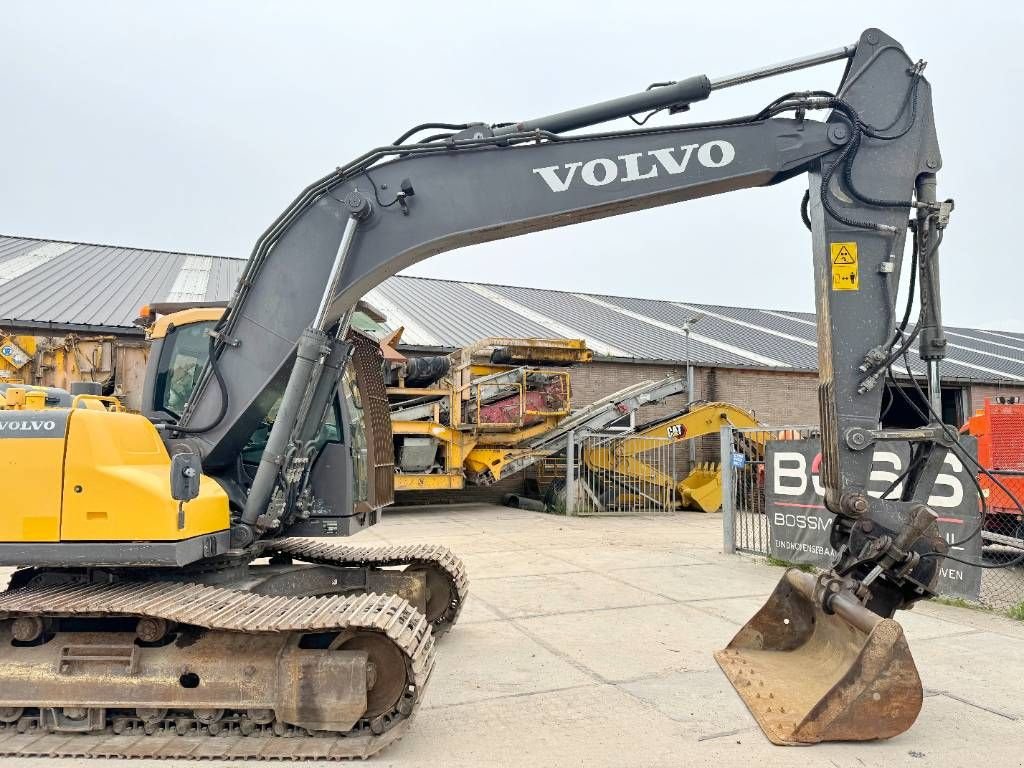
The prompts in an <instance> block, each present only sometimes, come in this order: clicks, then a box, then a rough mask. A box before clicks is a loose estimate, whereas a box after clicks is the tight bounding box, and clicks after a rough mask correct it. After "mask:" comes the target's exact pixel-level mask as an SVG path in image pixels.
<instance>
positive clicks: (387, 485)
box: [138, 305, 394, 536]
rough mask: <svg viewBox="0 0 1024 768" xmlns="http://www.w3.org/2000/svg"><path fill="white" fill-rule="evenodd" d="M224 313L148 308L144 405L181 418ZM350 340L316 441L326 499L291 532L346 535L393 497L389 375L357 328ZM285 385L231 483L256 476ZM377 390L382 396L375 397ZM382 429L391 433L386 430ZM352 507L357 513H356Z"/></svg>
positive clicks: (319, 492) (313, 475) (319, 491)
mask: <svg viewBox="0 0 1024 768" xmlns="http://www.w3.org/2000/svg"><path fill="white" fill-rule="evenodd" d="M158 310H159V311H158ZM164 310H166V311H164ZM223 312H224V309H223V306H220V305H214V306H186V305H168V306H163V305H150V306H148V307H144V308H143V311H142V313H141V314H142V317H141V318H140V320H139V321H138V322H139V323H140V324H142V325H145V326H146V335H147V338H148V339H149V341H150V352H149V355H150V357H149V364H148V365H147V368H146V381H145V385H144V387H143V409H144V413H145V414H146V415H147V416H148V417H149V418H150V419H151V420H153V421H156V422H160V421H165V422H176V421H177V420H178V419H179V418H180V417H181V414H182V412H183V411H184V409H185V406H186V405H187V403H188V401H189V399H190V398H191V397H192V394H193V391H194V388H195V385H196V382H197V381H198V379H199V376H200V374H201V372H202V370H203V368H204V366H206V364H207V361H208V359H209V352H210V334H211V333H212V332H214V330H215V328H216V326H217V324H218V322H219V321H220V319H221V316H222V315H223ZM348 340H349V343H350V344H351V345H352V347H353V352H352V356H351V358H350V359H349V362H348V363H347V364H346V366H345V370H344V372H343V373H342V376H341V381H340V382H339V385H338V392H337V396H336V397H335V399H334V403H333V404H332V405H331V407H330V408H328V410H327V413H326V416H325V419H324V421H323V423H322V425H321V426H320V429H319V431H318V433H317V435H316V437H315V438H314V439H313V440H312V441H311V443H312V446H311V449H312V455H313V456H314V458H313V462H312V468H311V470H310V488H311V492H312V494H313V496H315V497H316V498H317V499H320V500H321V501H322V502H323V503H319V504H317V505H316V507H315V509H314V511H313V513H312V514H311V515H310V516H309V517H308V518H306V519H304V520H301V521H298V522H297V523H296V524H295V525H294V526H293V527H292V528H291V529H290V531H289V533H291V534H292V535H306V536H334V535H339V534H340V535H347V534H348V533H352V532H354V531H355V530H358V529H359V528H361V527H365V526H366V525H372V524H373V523H374V522H376V521H377V519H378V518H379V510H380V509H381V508H382V507H384V506H387V505H388V504H390V503H392V500H393V497H394V492H393V484H392V479H391V476H390V467H391V464H392V460H391V458H390V457H391V454H390V453H389V452H388V451H387V449H386V446H387V444H388V443H389V441H390V415H389V414H388V410H387V403H386V400H382V398H381V395H382V394H383V391H384V379H383V368H382V358H381V351H380V347H379V345H378V344H377V343H376V342H375V341H374V340H373V339H371V338H370V337H368V336H366V335H365V334H363V333H362V332H360V331H357V330H350V331H349V334H348ZM279 389H280V390H281V391H278V392H276V394H274V393H273V392H271V393H270V394H271V395H273V397H269V396H268V400H269V401H271V405H270V406H269V407H268V408H266V412H265V413H264V414H263V415H262V417H261V418H260V419H259V420H258V422H257V424H256V426H255V427H254V428H253V429H252V431H251V433H250V435H249V438H248V441H247V442H246V444H245V447H244V448H243V449H242V450H241V451H240V453H239V461H238V462H237V463H236V464H235V469H236V470H237V472H238V476H236V477H234V478H228V482H226V483H225V485H227V487H229V488H230V487H231V486H232V485H233V484H234V483H244V482H245V480H246V479H247V478H250V477H252V476H253V474H254V473H255V471H256V468H257V467H258V465H259V462H260V458H261V456H262V455H263V451H264V448H265V447H266V444H267V440H268V438H269V434H270V431H271V428H272V427H273V424H274V421H275V419H276V415H277V410H278V408H279V406H280V402H281V392H282V391H283V383H282V386H281V387H280V388H279ZM370 392H375V393H377V396H376V397H374V396H369V395H368V393H370ZM367 405H369V406H370V407H369V408H367ZM382 428H383V429H384V430H385V432H386V434H385V433H379V430H381V429H382ZM368 430H369V434H368ZM374 430H378V432H375V431H374ZM346 465H347V466H346ZM222 479H223V478H222ZM350 510H354V511H355V512H356V513H357V514H355V515H352V514H350ZM363 513H365V514H363Z"/></svg>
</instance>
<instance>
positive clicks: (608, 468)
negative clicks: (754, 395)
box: [583, 403, 764, 512]
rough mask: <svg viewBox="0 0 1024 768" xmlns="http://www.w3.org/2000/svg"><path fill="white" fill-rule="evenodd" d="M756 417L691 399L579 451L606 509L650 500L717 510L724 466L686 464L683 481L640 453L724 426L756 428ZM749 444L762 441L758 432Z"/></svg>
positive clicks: (670, 506) (663, 505)
mask: <svg viewBox="0 0 1024 768" xmlns="http://www.w3.org/2000/svg"><path fill="white" fill-rule="evenodd" d="M757 425H758V422H757V419H755V418H754V415H753V414H752V413H750V412H749V411H745V410H743V409H742V408H739V407H737V406H735V405H732V404H730V403H690V404H689V405H687V406H686V408H684V409H683V410H681V411H679V412H678V413H674V414H672V415H671V416H667V417H665V418H662V419H658V420H657V421H652V422H648V423H647V424H642V425H640V426H637V427H634V428H633V429H631V430H630V431H629V432H628V433H627V434H625V435H616V436H615V438H614V439H610V440H607V441H604V442H596V443H594V444H592V445H587V446H585V447H584V449H583V463H584V465H585V466H586V468H587V470H588V472H587V473H586V477H587V478H594V479H597V480H598V481H599V482H600V483H601V485H602V486H603V487H602V488H601V490H600V493H599V494H595V495H596V496H597V497H598V499H599V501H600V503H601V504H602V505H603V506H605V507H609V508H613V509H622V508H628V507H630V506H633V505H636V504H640V505H643V501H644V499H647V500H653V501H654V502H656V503H657V504H658V506H659V507H660V508H662V509H697V510H700V511H702V512H717V511H718V510H719V509H721V508H722V468H721V466H719V465H718V464H717V463H715V462H701V463H699V464H697V465H696V466H694V467H691V468H690V471H689V473H688V474H687V475H686V477H684V478H683V479H682V480H679V481H677V480H676V477H675V475H674V474H673V473H671V472H668V471H666V467H664V466H660V465H659V464H658V463H653V464H652V463H651V462H649V461H645V458H644V455H645V454H649V453H650V452H652V451H655V450H657V451H659V452H660V451H664V450H665V449H666V448H669V447H670V446H673V445H676V444H679V443H684V442H686V441H689V440H696V439H698V438H700V437H704V436H706V435H717V434H718V431H719V429H721V428H722V427H723V426H733V427H737V428H740V429H742V428H744V427H756V426H757ZM749 437H750V439H751V441H752V442H755V443H761V444H763V442H764V441H763V440H760V439H758V435H757V433H752V434H751V435H750V436H749Z"/></svg>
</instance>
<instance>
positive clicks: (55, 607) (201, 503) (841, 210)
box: [0, 29, 958, 758]
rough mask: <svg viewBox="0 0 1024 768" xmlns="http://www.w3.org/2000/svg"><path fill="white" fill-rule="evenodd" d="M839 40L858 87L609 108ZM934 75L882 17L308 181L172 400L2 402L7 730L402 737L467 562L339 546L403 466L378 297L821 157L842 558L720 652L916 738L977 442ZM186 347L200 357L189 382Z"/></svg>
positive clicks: (752, 673) (166, 747) (247, 738)
mask: <svg viewBox="0 0 1024 768" xmlns="http://www.w3.org/2000/svg"><path fill="white" fill-rule="evenodd" d="M839 61H844V62H845V63H846V68H845V71H844V73H843V76H842V78H841V81H840V83H839V86H838V88H837V90H836V91H835V93H832V92H828V91H821V90H809V91H801V92H789V93H785V94H783V95H781V96H780V97H779V98H778V99H775V100H774V101H772V102H771V103H770V104H768V105H766V106H765V107H764V108H763V109H761V110H759V111H757V112H752V113H750V114H747V115H743V116H739V117H736V118H733V119H728V120H715V121H709V122H697V123H687V124H667V125H657V126H652V125H649V124H644V125H639V126H636V127H633V128H629V129H621V128H619V127H614V126H612V127H608V126H606V127H605V128H604V129H601V130H597V131H591V132H578V131H581V129H586V128H590V127H592V126H597V125H601V124H602V123H606V122H608V121H611V120H615V119H619V118H625V117H629V116H634V117H635V116H638V115H643V114H645V113H646V114H650V113H652V112H655V111H662V110H664V111H667V112H668V113H677V114H678V113H682V112H685V111H687V110H691V109H693V108H695V107H696V105H697V104H699V103H700V102H701V101H703V100H705V99H707V98H709V97H710V96H711V95H712V94H713V93H715V92H716V91H720V90H723V89H726V88H732V87H738V86H741V85H743V84H744V83H749V82H751V81H755V80H760V79H763V78H768V77H771V76H775V75H780V74H783V73H791V72H794V71H797V70H802V69H805V68H808V67H812V66H815V65H819V64H824V63H827V62H839ZM923 69H924V63H923V62H916V63H915V61H914V60H912V59H911V58H910V57H908V55H907V54H906V53H905V51H904V49H903V47H902V46H901V45H900V44H899V43H898V42H897V41H896V40H894V39H893V38H891V37H889V36H888V35H886V34H885V33H884V32H882V31H880V30H878V29H868V30H866V31H864V32H863V33H862V34H861V36H860V38H859V39H858V40H857V41H856V42H855V43H852V44H849V45H845V46H842V47H840V48H837V49H834V50H830V51H826V52H824V53H819V54H814V55H809V56H803V57H800V58H797V59H794V60H792V61H788V62H785V63H782V64H777V65H770V66H765V67H760V68H757V69H753V70H750V71H746V72H742V73H739V74H736V75H729V76H724V77H715V78H709V77H708V76H705V75H698V76H694V77H689V78H686V79H683V80H679V81H666V82H659V83H654V84H652V85H651V86H650V87H649V88H647V89H646V90H644V91H640V92H637V93H634V94H632V95H627V96H622V97H619V98H613V99H611V100H609V101H605V102H601V103H597V104H592V105H589V106H584V107H581V108H577V109H571V110H569V111H566V112H560V113H556V114H552V115H548V116H544V117H539V118H535V119H529V120H522V121H513V122H500V123H485V122H476V123H424V124H421V125H417V126H415V127H414V128H412V129H411V130H409V131H407V132H405V133H403V134H402V135H401V136H399V137H398V138H397V139H396V140H395V141H393V142H390V143H386V144H383V145H381V146H378V147H375V148H373V149H370V150H369V151H367V152H365V153H363V154H361V155H359V156H358V157H356V158H355V159H354V160H352V161H350V162H347V163H345V164H343V165H341V166H339V167H337V168H334V169H333V170H331V171H330V172H329V173H328V174H326V175H325V176H324V177H323V178H321V179H318V180H316V181H314V182H313V183H311V184H310V185H309V186H308V187H306V188H305V189H304V190H302V192H301V193H300V194H299V195H298V197H296V198H295V200H294V201H293V202H292V203H291V204H289V205H288V206H287V208H286V209H285V210H284V211H283V212H282V213H281V215H280V216H278V218H276V219H275V220H274V221H273V222H271V224H270V225H269V226H268V228H267V229H266V230H265V231H264V232H263V233H262V234H261V235H260V236H259V238H258V239H257V240H256V243H255V246H254V248H253V251H252V254H251V256H250V257H249V260H248V262H247V265H246V267H245V269H244V272H243V274H242V276H241V278H240V280H239V282H238V285H237V288H236V290H235V292H234V294H233V296H232V298H231V300H230V302H229V305H228V307H227V310H226V311H225V312H224V313H223V315H222V317H221V318H220V319H219V320H218V321H217V323H216V324H215V326H214V327H213V328H212V329H208V332H207V333H205V334H203V335H201V336H196V335H193V334H186V333H182V334H178V333H175V332H172V329H169V328H168V329H165V330H166V331H167V332H166V333H165V336H164V338H163V340H162V345H161V349H160V350H159V352H158V353H157V354H154V355H152V361H153V362H152V364H151V369H152V370H151V371H149V376H148V378H149V386H150V394H151V396H152V400H151V401H150V403H151V405H150V407H149V408H148V415H146V414H134V413H127V412H124V411H121V410H118V409H117V408H116V405H115V404H114V403H108V405H109V406H111V407H106V408H103V409H96V408H87V407H80V406H82V405H83V404H84V403H85V402H86V401H87V400H88V399H89V398H93V399H95V398H97V397H99V398H102V396H96V395H86V394H80V395H77V396H76V397H75V398H73V399H72V403H71V405H70V406H69V407H67V408H66V409H54V408H50V409H44V410H31V409H21V410H18V409H13V410H4V411H0V463H2V466H3V467H4V470H5V476H7V477H16V478H31V482H26V483H19V484H17V485H16V486H15V487H14V488H12V489H11V491H10V494H9V496H8V504H7V506H6V510H5V513H4V515H3V518H2V525H0V565H5V566H13V567H14V568H15V569H16V570H15V571H14V573H13V576H12V577H11V580H10V585H9V587H8V589H7V590H6V591H4V592H2V593H0V683H2V684H0V721H2V722H0V725H2V730H0V754H2V755H43V756H105V757H111V756H118V757H132V756H147V757H164V758H170V757H174V758H202V757H205V758H209V757H232V758H255V757H261V758H262V757H274V756H286V757H289V758H304V757H317V758H343V757H353V756H367V755H370V754H373V753H375V752H377V751H379V750H380V749H381V748H383V747H385V746H387V745H388V744H390V743H392V742H394V740H395V739H396V738H398V737H400V736H401V735H402V733H403V732H405V730H406V729H407V727H408V725H409V722H410V719H411V718H412V717H413V715H414V712H415V711H416V708H417V705H418V704H419V702H420V701H421V700H422V695H423V691H424V688H425V686H426V684H427V682H428V678H429V675H430V673H431V670H432V667H433V659H434V647H435V646H434V633H435V631H441V632H443V631H444V630H445V629H446V628H448V627H450V626H451V625H452V623H453V622H454V621H455V620H456V618H457V616H458V612H459V609H460V608H461V606H462V605H463V604H464V602H465V598H466V576H465V571H464V569H463V567H462V565H461V563H460V562H459V561H458V559H457V558H455V557H454V555H452V554H451V553H450V552H448V551H447V550H444V549H443V548H439V547H418V546H409V547H389V548H384V549H379V548H373V547H352V546H348V545H344V544H340V543H336V541H335V540H336V538H337V537H341V536H350V535H353V534H356V533H358V532H359V531H361V530H365V529H366V528H369V527H371V526H373V525H375V524H377V523H378V522H379V521H380V519H381V510H382V509H383V507H385V506H386V505H387V504H388V502H389V501H390V500H391V492H392V491H391V489H392V474H393V456H392V437H391V430H390V425H389V420H388V409H387V398H386V396H385V384H384V379H383V374H382V359H381V356H380V348H379V345H377V344H376V343H374V342H372V341H371V340H369V339H367V338H366V337H365V336H363V335H361V334H360V333H358V332H357V331H355V330H353V329H352V328H351V320H352V314H353V311H354V309H355V307H356V305H357V302H358V300H359V298H360V297H361V296H363V295H364V294H365V293H366V292H367V291H369V290H370V289H372V288H373V287H374V286H376V285H378V284H379V283H380V282H381V281H382V280H384V279H385V278H387V277H388V276H390V275H393V274H395V273H397V272H398V271H399V270H401V269H404V268H406V267H408V266H410V265H412V264H415V263H416V262H419V261H422V260H423V259H426V258H428V257H430V256H433V255H435V254H437V253H441V252H443V251H447V250H450V249H453V248H459V247H463V246H467V245H472V244H474V243H482V242H486V241H490V240H496V239H499V238H507V237H512V236H516V235H521V234H525V233H528V232H534V231H538V230H543V229H549V228H553V227H559V226H565V225H570V224H577V223H581V222H586V221H590V220H593V219H598V218H601V217H606V216H613V215H619V214H625V213H630V212H633V211H639V210H643V209H647V208H652V207H655V206H661V205H668V204H672V203H679V202H684V201H687V200H691V199H695V198H699V197H703V196H708V195H715V194H724V193H727V192H731V191H734V190H740V189H746V188H752V187H762V186H770V185H775V184H779V183H781V182H784V181H786V180H788V179H791V178H795V177H801V178H804V179H805V181H806V184H807V186H806V192H805V194H804V202H803V205H802V211H803V218H804V223H805V225H806V226H807V227H808V228H809V230H810V232H811V241H812V254H813V265H814V277H815V297H816V306H817V317H818V351H819V369H820V385H819V404H820V413H821V431H822V452H823V458H822V471H821V482H822V484H823V486H824V488H825V504H826V506H827V507H828V509H829V510H830V511H831V512H832V513H834V515H835V519H834V520H835V521H834V524H833V526H832V527H831V537H832V546H833V547H834V549H835V550H836V551H837V553H838V556H837V559H836V560H835V562H834V564H833V566H832V567H831V569H830V570H829V571H827V572H825V573H822V574H818V575H814V574H808V573H802V572H800V571H791V572H787V573H786V575H785V576H784V577H783V579H782V581H781V582H780V584H779V586H778V587H777V589H776V590H775V592H774V593H773V595H772V596H771V598H770V599H769V600H768V602H767V603H766V605H765V606H764V607H763V608H762V609H761V611H759V612H758V613H757V614H756V615H755V616H754V617H753V618H752V619H751V621H750V622H748V624H747V625H746V626H745V627H743V628H742V629H741V630H740V632H739V633H738V634H737V635H736V637H735V638H734V639H733V640H732V641H731V642H730V643H729V644H728V646H727V647H726V648H725V649H723V650H721V651H719V652H718V654H717V659H718V662H719V664H720V666H721V667H722V669H723V670H724V672H725V674H726V675H727V677H728V678H729V680H730V681H731V683H732V684H733V686H734V687H735V688H736V690H737V692H738V693H739V695H740V696H741V697H742V698H743V700H744V701H745V702H746V704H747V706H748V708H749V709H750V711H751V712H752V713H753V715H754V717H755V718H756V719H757V721H758V723H759V724H760V726H761V728H762V729H763V730H764V732H765V733H766V734H767V736H768V738H770V739H771V740H772V741H773V742H776V743H779V744H805V743H813V742H818V741H825V740H834V739H845V740H850V739H852V740H863V739H878V738H886V737H890V736H893V735H895V734H898V733H901V732H903V731H905V730H906V729H907V728H909V727H910V725H911V724H912V723H913V721H914V719H915V718H916V716H917V714H918V711H919V710H920V707H921V701H922V687H921V681H920V678H919V675H918V673H917V670H916V667H915V665H914V662H913V659H912V657H911V655H910V652H909V649H908V647H907V643H906V640H905V638H904V636H903V632H902V630H901V628H900V625H899V624H898V623H897V622H896V621H895V620H894V619H893V616H894V615H895V613H896V611H898V610H900V609H905V608H909V607H910V606H911V605H913V604H914V603H915V602H916V601H918V600H921V599H924V598H927V597H930V596H932V595H933V594H934V587H935V582H936V576H937V573H938V568H939V565H940V564H941V563H942V562H943V557H944V555H945V553H946V542H945V541H944V540H943V538H942V537H941V536H940V535H939V532H938V529H937V527H936V522H935V521H936V515H935V513H934V511H933V510H931V509H929V508H928V506H927V504H926V499H927V497H928V493H929V490H930V488H931V486H932V485H933V483H934V481H935V477H936V474H937V473H938V471H939V468H940V466H941V465H942V462H943V458H944V457H945V455H946V453H947V452H948V451H949V450H956V448H957V445H958V444H957V437H956V433H955V431H951V430H950V429H949V428H947V427H946V426H945V425H943V424H942V423H941V421H940V419H939V417H938V416H934V414H938V413H939V412H941V409H940V408H939V399H938V396H939V391H940V390H939V361H940V360H941V359H942V357H943V354H944V348H945V345H946V344H945V338H944V335H943V330H942V324H941V312H940V304H939V292H938V282H939V269H938V255H937V254H938V250H937V249H938V245H939V242H940V240H941V238H942V233H943V231H944V229H945V227H946V226H947V224H948V222H949V218H950V212H951V210H952V203H951V202H950V201H939V200H938V199H937V194H936V192H937V187H936V178H937V173H938V170H939V168H940V165H941V158H940V154H939V145H938V142H937V139H936V133H935V125H934V118H933V112H932V96H931V86H930V84H929V83H928V81H927V80H926V79H925V78H924V76H923ZM812 115H820V117H821V119H813V117H812ZM636 119H637V122H643V120H642V118H636ZM427 131H431V132H432V133H428V134H427V135H424V133H425V132H427ZM911 213H913V214H914V215H913V217H912V218H911V216H910V214H911ZM908 231H910V232H912V234H913V237H912V244H911V247H910V251H911V255H912V264H911V269H910V270H909V271H910V273H911V275H916V276H917V277H918V279H917V286H918V291H917V293H918V294H919V295H920V308H921V315H920V317H919V319H918V322H917V323H916V324H915V325H914V328H913V330H912V331H908V330H907V328H908V324H907V321H908V319H909V313H910V307H909V305H908V308H907V310H906V312H905V314H904V317H903V319H902V320H901V319H900V317H898V316H897V308H896V297H897V293H898V288H899V284H900V277H901V274H902V272H903V262H904V250H905V248H906V245H907V239H908V238H907V232H908ZM764 247H765V244H764V243H761V242H759V248H761V249H764ZM914 343H918V354H919V355H920V357H921V358H922V359H923V360H925V361H926V363H927V365H926V368H927V371H928V382H927V388H928V394H929V396H930V398H931V399H930V401H929V402H928V407H929V408H930V409H931V411H932V412H933V416H934V418H933V420H932V422H931V423H929V424H927V425H926V426H924V427H921V428H917V429H911V430H899V429H881V428H880V425H879V413H880V406H881V398H882V389H883V387H882V386H880V384H881V383H883V381H884V376H885V374H886V371H887V370H888V369H889V368H890V366H891V365H892V363H893V361H894V360H896V359H897V358H899V357H900V356H901V355H905V354H906V353H907V351H908V349H909V348H910V347H911V346H912V345H913V344H914ZM179 352H182V353H186V356H190V357H192V358H194V359H195V360H196V361H197V365H198V373H196V374H195V376H194V386H193V387H192V389H191V391H190V393H189V395H188V397H187V400H185V401H174V402H172V401H171V400H170V399H169V395H168V394H167V393H168V382H169V380H170V379H171V378H172V376H173V368H172V367H169V366H171V363H172V362H173V361H174V360H175V359H176V355H177V354H178V353H179ZM101 402H105V401H102V399H101ZM155 405H159V406H160V407H159V408H156V407H154V406H155ZM887 441H906V442H909V443H911V444H912V446H913V451H914V460H913V461H912V462H911V464H910V467H909V469H908V471H907V473H906V474H907V476H906V478H905V479H904V483H903V485H902V494H901V496H900V498H899V499H892V500H890V499H882V498H874V497H873V496H871V495H869V494H868V493H867V480H868V477H869V475H870V472H871V457H872V453H873V451H872V446H875V445H877V444H879V443H885V442H887Z"/></svg>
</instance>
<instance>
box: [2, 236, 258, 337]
mask: <svg viewBox="0 0 1024 768" xmlns="http://www.w3.org/2000/svg"><path fill="white" fill-rule="evenodd" d="M244 266H245V261H244V260H243V259H230V258H224V257H217V256H213V257H211V256H202V255H199V254H190V253H171V252H168V251H154V250H151V249H146V248H122V247H117V246H110V245H92V244H88V243H65V242H60V241H47V240H37V239H33V238H27V237H6V236H0V323H6V324H15V323H17V324H21V325H25V326H35V325H39V326H50V325H53V326H58V327H63V328H78V329H89V330H117V329H124V328H131V327H132V321H133V320H134V319H135V318H136V317H138V313H139V307H141V306H142V305H143V304H147V303H150V302H156V301H171V300H175V301H182V300H195V301H217V300H222V299H226V298H229V297H230V296H231V292H232V290H233V289H234V285H235V282H236V281H237V280H238V276H239V275H240V274H241V273H242V268H243V267H244ZM26 267H28V268H27V269H26ZM5 268H6V271H5ZM5 276H7V277H9V279H6V280H4V279H3V278H4V277H5Z"/></svg>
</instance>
